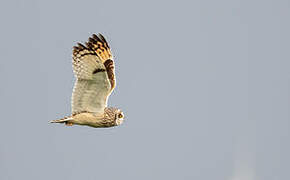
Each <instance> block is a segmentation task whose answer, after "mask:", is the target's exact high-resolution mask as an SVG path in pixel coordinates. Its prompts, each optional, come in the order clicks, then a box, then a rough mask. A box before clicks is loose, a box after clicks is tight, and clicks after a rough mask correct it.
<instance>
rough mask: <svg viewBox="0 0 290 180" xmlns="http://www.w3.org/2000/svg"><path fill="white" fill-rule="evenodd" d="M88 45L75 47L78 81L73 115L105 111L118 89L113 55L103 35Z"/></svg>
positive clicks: (74, 94) (94, 36) (73, 99)
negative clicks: (114, 90)
mask: <svg viewBox="0 0 290 180" xmlns="http://www.w3.org/2000/svg"><path fill="white" fill-rule="evenodd" d="M85 45H86V46H84V45H82V44H80V43H78V45H77V46H74V47H73V70H74V74H75V77H76V82H75V85H74V89H73V94H72V113H73V114H74V113H78V112H83V111H88V112H103V111H104V108H105V107H106V106H107V100H108V97H109V96H110V94H111V92H112V91H113V89H114V88H115V84H116V81H115V70H114V61H113V58H112V53H111V50H110V47H109V46H108V43H107V41H106V40H105V38H104V37H103V36H102V35H101V34H98V35H95V34H93V36H92V37H90V38H89V40H88V42H86V43H85Z"/></svg>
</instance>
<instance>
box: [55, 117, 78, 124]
mask: <svg viewBox="0 0 290 180" xmlns="http://www.w3.org/2000/svg"><path fill="white" fill-rule="evenodd" d="M71 120H73V118H72V117H71V116H69V117H64V118H62V119H57V120H52V121H50V123H65V124H68V123H70V121H71Z"/></svg>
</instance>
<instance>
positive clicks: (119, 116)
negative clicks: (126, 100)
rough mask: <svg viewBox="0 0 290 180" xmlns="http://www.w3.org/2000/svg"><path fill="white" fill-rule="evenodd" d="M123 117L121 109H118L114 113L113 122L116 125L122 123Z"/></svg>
mask: <svg viewBox="0 0 290 180" xmlns="http://www.w3.org/2000/svg"><path fill="white" fill-rule="evenodd" d="M124 118H125V116H124V113H123V112H122V111H121V109H118V111H116V113H115V122H116V124H117V126H119V125H121V124H122V123H123V121H124Z"/></svg>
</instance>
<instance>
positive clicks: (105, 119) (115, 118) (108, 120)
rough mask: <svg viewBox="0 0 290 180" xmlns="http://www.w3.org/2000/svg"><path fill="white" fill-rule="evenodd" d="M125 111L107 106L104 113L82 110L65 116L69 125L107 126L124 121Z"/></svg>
mask: <svg viewBox="0 0 290 180" xmlns="http://www.w3.org/2000/svg"><path fill="white" fill-rule="evenodd" d="M123 117H124V115H123V113H122V112H121V110H120V109H117V108H111V107H110V108H105V110H104V113H102V114H101V113H90V112H81V113H77V114H73V115H72V116H70V117H66V118H63V119H62V120H59V121H64V122H65V124H67V125H73V124H77V125H85V126H90V127H94V128H106V127H113V126H118V125H120V124H122V123H123Z"/></svg>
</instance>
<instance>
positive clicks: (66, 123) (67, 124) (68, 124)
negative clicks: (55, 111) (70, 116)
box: [65, 122, 73, 126]
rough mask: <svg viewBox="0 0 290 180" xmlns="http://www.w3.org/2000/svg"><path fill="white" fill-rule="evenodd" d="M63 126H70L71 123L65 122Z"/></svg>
mask: <svg viewBox="0 0 290 180" xmlns="http://www.w3.org/2000/svg"><path fill="white" fill-rule="evenodd" d="M65 125H66V126H72V125H73V123H72V122H65Z"/></svg>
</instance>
